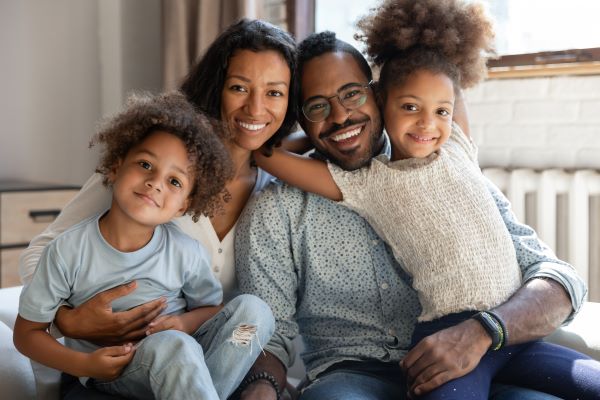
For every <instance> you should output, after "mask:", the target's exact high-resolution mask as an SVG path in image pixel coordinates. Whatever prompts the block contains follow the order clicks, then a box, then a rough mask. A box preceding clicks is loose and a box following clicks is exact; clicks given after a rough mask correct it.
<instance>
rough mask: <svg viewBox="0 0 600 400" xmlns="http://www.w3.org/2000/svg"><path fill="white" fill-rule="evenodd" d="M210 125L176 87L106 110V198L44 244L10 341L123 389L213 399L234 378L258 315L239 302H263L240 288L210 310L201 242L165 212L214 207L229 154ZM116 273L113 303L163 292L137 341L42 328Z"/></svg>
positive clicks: (102, 139)
mask: <svg viewBox="0 0 600 400" xmlns="http://www.w3.org/2000/svg"><path fill="white" fill-rule="evenodd" d="M215 131H218V127H217V126H216V125H215V124H214V123H212V122H210V121H209V120H208V119H207V118H206V117H205V116H203V115H201V114H199V113H197V112H196V111H195V110H194V108H193V107H192V106H191V105H190V104H189V103H188V102H187V101H186V99H185V97H184V96H183V95H181V94H178V93H169V94H163V95H159V96H155V97H150V96H137V97H136V96H134V97H132V98H131V99H130V101H129V104H128V107H127V108H126V109H125V110H124V111H123V112H122V113H120V114H119V115H117V116H116V117H115V118H113V119H112V120H110V121H108V122H107V124H106V125H105V127H104V129H102V130H101V131H100V133H99V134H98V135H97V136H96V138H95V143H100V144H102V145H104V149H103V153H102V158H101V162H100V165H99V167H98V171H99V172H101V173H103V174H104V176H105V184H107V185H110V186H111V187H112V191H113V199H112V204H111V206H110V209H108V210H107V211H105V212H103V213H101V214H99V215H96V216H95V217H92V218H89V219H87V220H84V221H82V222H80V223H79V224H77V225H75V226H73V227H72V228H70V229H68V230H67V231H65V232H64V233H62V234H61V235H59V236H58V237H57V238H56V239H55V240H53V241H52V242H51V243H50V244H49V245H48V247H47V248H46V249H45V251H44V253H43V255H42V258H41V259H40V264H38V268H37V269H36V272H35V275H34V276H33V279H32V281H31V283H30V284H29V285H28V286H26V287H25V288H24V289H23V292H22V294H21V298H20V304H19V316H18V318H17V321H16V324H15V330H14V342H15V346H16V347H17V348H18V349H19V351H21V352H22V353H23V354H25V355H26V356H28V357H30V358H31V359H33V360H36V361H38V362H40V363H42V364H45V365H47V366H50V367H52V368H56V369H59V370H61V371H64V372H66V373H69V374H71V375H74V376H78V377H81V378H80V380H81V381H82V383H83V384H84V385H87V386H88V387H94V388H97V389H99V390H101V391H104V392H107V393H111V394H114V395H120V396H124V397H128V398H140V399H142V398H157V399H166V398H175V399H184V398H196V399H215V400H216V399H219V398H221V399H223V398H227V397H228V396H229V394H231V393H232V392H233V391H234V390H235V388H236V387H237V386H238V384H239V383H240V382H241V380H242V379H243V377H244V375H245V374H246V372H247V371H248V370H249V368H250V366H251V365H252V364H253V363H254V361H255V359H256V357H257V356H258V354H259V352H260V343H259V342H258V340H257V339H256V327H257V326H258V325H259V324H260V323H261V321H260V320H255V319H253V318H254V317H253V315H256V314H255V313H253V312H250V311H249V308H252V307H255V306H257V305H258V307H260V308H259V309H258V310H256V311H257V312H258V313H261V314H264V315H266V314H268V313H269V310H268V307H266V308H265V307H263V306H261V304H264V303H262V302H261V301H260V300H259V299H258V298H255V297H253V296H247V295H243V296H238V297H236V298H235V299H233V300H232V301H231V302H229V303H228V304H227V305H226V306H225V310H224V311H221V312H219V310H221V309H222V308H223V306H222V304H221V303H222V290H221V285H220V283H219V281H218V280H217V279H216V278H215V277H214V276H213V274H212V272H211V270H210V264H209V259H208V257H209V256H208V253H207V251H206V250H205V249H204V248H203V247H202V246H201V245H200V244H199V243H198V242H197V241H195V240H193V239H192V238H190V237H189V236H187V235H185V234H184V233H183V232H181V231H180V230H179V228H178V227H177V226H176V225H175V224H173V223H172V222H169V221H171V220H172V219H173V218H175V217H178V216H182V215H183V214H186V213H188V214H191V216H192V217H193V218H194V219H197V218H198V217H199V216H200V215H201V214H206V213H211V212H213V211H214V210H216V209H217V208H218V207H219V204H220V195H221V194H222V192H223V188H224V185H225V182H226V180H227V179H229V177H230V176H231V174H232V166H231V162H230V159H229V155H228V152H227V150H226V149H225V147H224V145H223V143H222V142H221V140H220V138H219V137H218V136H217V134H215ZM126 282H131V284H133V285H136V290H135V291H133V292H132V293H131V294H130V295H128V296H126V297H123V298H119V299H117V300H116V301H114V302H113V303H112V307H113V309H114V310H115V311H122V310H127V309H129V308H131V307H134V306H137V305H139V304H142V303H145V302H148V301H150V300H153V299H156V298H159V297H163V298H164V299H165V303H166V309H165V310H164V312H163V315H161V316H159V317H158V318H157V319H156V320H154V321H153V322H151V323H150V325H149V326H150V327H149V329H148V331H147V332H146V334H147V336H146V338H144V339H142V340H141V341H140V342H138V343H136V344H133V343H128V344H124V345H122V346H113V347H101V346H98V345H96V344H94V343H90V342H87V341H83V340H77V339H73V338H65V346H63V345H61V344H60V343H59V342H57V341H56V340H55V339H54V338H53V337H52V336H50V335H49V334H48V333H47V331H46V330H47V328H48V326H49V324H50V322H51V321H52V320H53V319H54V316H55V313H56V311H57V309H58V308H59V307H60V306H62V305H64V304H65V303H66V304H68V305H70V306H73V307H77V306H79V305H80V304H82V303H84V302H85V301H86V300H88V299H89V298H91V297H92V296H94V295H95V294H97V293H98V292H101V291H104V290H106V289H109V288H112V287H115V286H117V285H121V284H123V283H126ZM213 317H214V318H213ZM265 328H266V329H268V328H267V327H265ZM271 334H272V331H271V332H270V333H268V335H269V336H268V337H270V335H271ZM268 337H266V338H265V339H267V340H268ZM253 343H254V346H252V344H253ZM211 376H212V379H211ZM213 380H214V383H213Z"/></svg>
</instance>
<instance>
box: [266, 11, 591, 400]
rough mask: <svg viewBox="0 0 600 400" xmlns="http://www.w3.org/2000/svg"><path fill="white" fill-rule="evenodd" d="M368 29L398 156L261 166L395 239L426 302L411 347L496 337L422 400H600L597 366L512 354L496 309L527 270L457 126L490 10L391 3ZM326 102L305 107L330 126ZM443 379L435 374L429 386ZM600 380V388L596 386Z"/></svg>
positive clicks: (478, 64)
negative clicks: (462, 337) (460, 327)
mask: <svg viewBox="0 0 600 400" xmlns="http://www.w3.org/2000/svg"><path fill="white" fill-rule="evenodd" d="M359 26H360V27H361V28H362V29H363V31H364V33H365V36H364V37H365V38H366V42H367V45H368V52H369V54H370V55H371V56H372V57H373V58H374V60H375V62H376V63H377V64H378V65H380V66H382V70H381V76H380V82H379V89H380V93H379V95H380V101H381V108H382V111H383V116H384V122H385V127H386V130H387V133H388V135H389V138H390V142H391V145H392V153H391V159H387V158H385V157H377V158H375V159H373V160H372V161H371V163H370V165H369V166H367V167H365V168H362V169H359V170H355V171H344V170H342V169H341V168H339V167H337V166H335V165H333V164H327V165H326V164H325V163H322V162H320V161H317V160H310V159H306V158H301V157H295V156H293V155H290V154H285V153H284V152H282V151H281V150H277V151H276V152H275V153H274V154H273V156H272V157H265V156H263V155H262V154H258V153H257V154H256V155H255V159H256V161H257V163H258V165H259V166H261V167H262V168H264V169H266V170H267V171H269V172H271V173H272V174H274V175H276V176H279V177H281V178H282V179H283V180H286V181H288V182H290V183H291V184H293V185H296V186H299V187H300V188H302V189H304V190H308V191H311V192H315V193H317V194H321V195H324V196H326V197H328V198H330V199H333V200H337V201H342V204H344V205H346V206H348V207H350V208H352V209H353V210H356V211H357V212H358V213H359V214H361V215H362V216H363V217H365V218H366V219H367V220H368V221H369V222H370V223H371V224H372V225H373V227H374V228H375V230H376V231H377V232H378V233H379V234H380V235H381V237H382V238H384V239H385V240H386V241H387V242H388V244H389V245H390V247H391V248H392V250H393V251H394V255H395V257H396V258H397V259H398V261H399V262H400V263H401V265H403V267H404V268H405V269H406V270H407V271H408V272H409V273H410V274H411V275H412V278H413V286H414V288H415V289H416V290H417V291H418V294H419V299H420V302H421V305H422V314H421V315H420V317H419V321H420V322H421V323H420V324H419V325H418V326H417V328H416V330H415V333H414V335H413V345H414V344H416V343H418V342H419V341H420V340H421V339H422V338H424V337H426V336H428V335H430V334H432V333H434V332H436V331H438V330H440V329H444V328H446V327H448V326H451V325H454V324H456V323H459V322H461V321H463V320H465V319H467V318H476V319H477V320H478V321H479V322H480V323H481V324H482V326H483V327H484V328H485V329H486V331H487V332H488V333H489V334H490V337H491V338H492V345H491V350H493V351H490V352H489V353H488V355H487V356H486V357H484V358H483V359H482V361H481V362H480V364H479V366H478V367H477V368H476V369H475V370H474V371H473V372H471V373H469V374H468V375H467V376H465V377H462V378H459V379H456V380H454V381H451V382H448V383H446V384H444V385H442V386H440V387H439V388H438V389H436V390H434V391H432V392H430V393H428V394H427V395H426V396H423V398H427V399H438V398H444V399H448V398H450V399H451V398H456V399H467V398H469V399H470V398H476V399H487V398H488V392H489V386H490V382H491V380H492V379H496V380H499V381H504V382H510V383H513V384H516V385H519V386H524V387H530V388H533V389H536V390H540V391H546V392H550V393H553V394H555V395H558V396H561V397H569V396H575V397H577V396H579V397H580V398H581V397H582V396H583V397H586V396H587V398H595V397H594V396H600V379H598V378H600V364H598V363H597V362H594V361H592V360H588V358H587V357H585V356H583V355H581V354H578V353H575V352H572V351H570V350H568V349H565V348H562V347H558V346H553V345H549V344H545V343H541V342H534V343H530V344H524V345H517V346H507V347H505V345H506V343H507V332H506V329H505V328H504V325H503V323H502V320H501V319H500V318H499V316H497V315H496V314H494V313H493V312H491V311H489V310H490V309H492V308H493V307H495V306H497V305H499V304H501V303H503V302H505V301H506V300H507V299H508V297H510V296H511V295H512V294H513V293H514V292H515V291H516V290H517V288H519V287H520V286H521V274H520V270H519V266H518V263H517V260H516V255H515V251H514V247H513V245H512V242H511V239H510V235H509V233H508V231H507V229H506V227H505V225H504V222H503V220H502V218H501V216H500V214H499V212H498V209H497V207H496V205H495V203H494V201H493V199H492V197H491V195H490V193H489V191H488V189H487V186H486V182H485V178H484V177H483V175H482V174H481V171H480V169H479V167H478V165H477V152H476V148H475V146H474V145H473V144H472V142H471V141H470V140H469V139H468V138H467V137H466V136H465V135H464V134H463V133H462V132H461V131H460V129H459V128H458V126H456V125H453V124H452V116H453V109H454V104H455V100H456V94H457V93H459V92H460V90H461V89H463V88H466V87H470V86H472V85H474V84H475V83H477V82H478V81H479V80H480V79H481V78H482V77H483V74H484V72H485V61H486V57H487V56H488V55H489V54H491V52H492V49H493V46H492V39H493V31H492V28H491V23H490V21H489V20H488V19H487V18H486V17H485V14H484V13H483V10H482V8H481V7H480V6H478V5H476V4H473V3H472V2H463V1H460V0H448V1H439V0H431V1H423V0H418V1H417V0H395V1H386V2H385V3H384V4H383V5H382V6H380V7H379V8H378V9H376V11H375V12H374V13H373V14H372V15H371V16H369V17H367V18H365V19H363V20H362V21H361V23H360V25H359ZM398 26H402V27H403V28H402V29H398V28H397V27H398ZM347 96H352V92H350V93H348V94H347ZM330 101H333V102H334V101H337V99H332V100H330ZM327 106H328V105H327V104H325V103H324V102H322V101H317V102H314V104H313V103H312V102H308V103H305V105H304V106H303V110H302V111H303V113H304V116H305V117H306V118H307V119H308V120H311V121H321V120H323V115H326V112H327ZM336 106H337V105H336ZM347 112H350V111H347ZM323 113H325V114H323ZM573 365H577V366H578V368H573ZM443 372H444V371H437V370H435V369H432V370H430V371H428V374H429V375H430V376H429V377H428V379H433V378H435V377H436V376H437V375H438V374H441V373H443ZM595 376H596V377H597V378H595V382H594V383H592V381H594V379H587V378H592V377H595ZM582 378H584V379H582ZM425 383H426V382H425Z"/></svg>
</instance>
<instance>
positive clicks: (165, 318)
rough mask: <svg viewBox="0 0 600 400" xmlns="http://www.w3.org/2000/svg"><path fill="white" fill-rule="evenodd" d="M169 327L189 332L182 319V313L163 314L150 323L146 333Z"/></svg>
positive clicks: (165, 329)
mask: <svg viewBox="0 0 600 400" xmlns="http://www.w3.org/2000/svg"><path fill="white" fill-rule="evenodd" d="M169 329H173V330H177V331H182V332H185V333H189V332H187V329H186V326H185V324H184V321H183V320H182V319H181V316H180V315H161V316H160V317H158V318H156V319H155V320H154V321H152V322H150V323H149V324H148V329H147V330H146V335H152V334H153V333H157V332H161V331H167V330H169Z"/></svg>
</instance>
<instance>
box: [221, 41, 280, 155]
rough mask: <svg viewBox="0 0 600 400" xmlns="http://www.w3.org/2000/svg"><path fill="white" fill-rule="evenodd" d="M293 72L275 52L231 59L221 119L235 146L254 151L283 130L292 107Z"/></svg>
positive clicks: (239, 54) (250, 53) (239, 53)
mask: <svg viewBox="0 0 600 400" xmlns="http://www.w3.org/2000/svg"><path fill="white" fill-rule="evenodd" d="M290 79H291V72H290V69H289V67H288V65H287V63H286V61H285V59H284V58H283V56H282V55H281V54H279V53H278V52H276V51H273V50H265V51H259V52H255V51H251V50H239V51H237V52H235V53H234V54H233V56H231V58H230V59H229V67H228V68H227V75H226V77H225V83H224V85H223V91H222V93H221V118H222V120H223V121H224V122H225V123H226V124H227V126H228V128H229V129H230V130H231V132H232V134H233V138H232V142H233V144H234V145H235V146H237V147H240V148H242V149H245V150H248V151H251V150H256V149H258V148H259V147H260V146H262V145H263V144H264V143H265V142H266V141H267V140H268V139H269V138H270V137H271V136H273V134H274V133H275V132H277V130H278V129H279V128H280V127H281V124H282V123H283V120H284V118H285V114H286V111H287V106H288V94H289V89H290Z"/></svg>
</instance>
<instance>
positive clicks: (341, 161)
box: [315, 117, 383, 171]
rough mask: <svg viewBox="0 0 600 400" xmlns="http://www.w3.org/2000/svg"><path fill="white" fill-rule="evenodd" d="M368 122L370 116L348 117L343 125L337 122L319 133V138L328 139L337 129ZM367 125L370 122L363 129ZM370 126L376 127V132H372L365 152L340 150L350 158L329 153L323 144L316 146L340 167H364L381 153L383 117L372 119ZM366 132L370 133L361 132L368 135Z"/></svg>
mask: <svg viewBox="0 0 600 400" xmlns="http://www.w3.org/2000/svg"><path fill="white" fill-rule="evenodd" d="M366 122H369V118H368V117H366V118H364V119H355V120H353V119H347V120H346V121H345V122H344V123H343V124H341V125H338V124H335V125H333V126H332V127H331V128H330V129H328V130H327V131H325V132H323V133H321V134H320V135H319V139H321V140H327V138H329V137H330V136H332V135H335V133H336V132H337V131H339V130H340V129H344V128H346V127H348V126H351V125H357V124H362V123H366ZM367 126H368V124H365V127H364V128H363V129H365V128H366V127H367ZM370 127H371V129H373V128H374V132H373V133H372V134H370V135H371V138H370V140H369V142H368V144H367V148H366V149H365V150H364V154H361V155H355V154H354V153H356V152H357V151H360V150H358V149H353V150H349V151H347V152H344V151H340V153H342V154H344V155H347V156H348V158H339V157H335V156H334V155H332V154H331V153H329V152H328V151H327V149H325V148H323V147H322V146H321V145H315V147H316V148H317V150H318V151H319V152H320V153H321V154H322V155H323V156H325V157H326V158H327V159H328V160H329V161H331V162H332V163H334V164H336V165H338V166H339V167H340V168H342V169H344V170H346V171H353V170H355V169H359V168H362V167H364V166H365V165H367V164H368V163H369V161H370V160H371V158H373V157H374V156H376V155H377V154H378V153H379V151H380V150H381V149H380V139H381V134H382V133H383V126H382V125H381V118H379V117H377V119H373V120H371V125H370ZM366 134H368V133H367V132H362V133H361V135H366Z"/></svg>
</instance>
